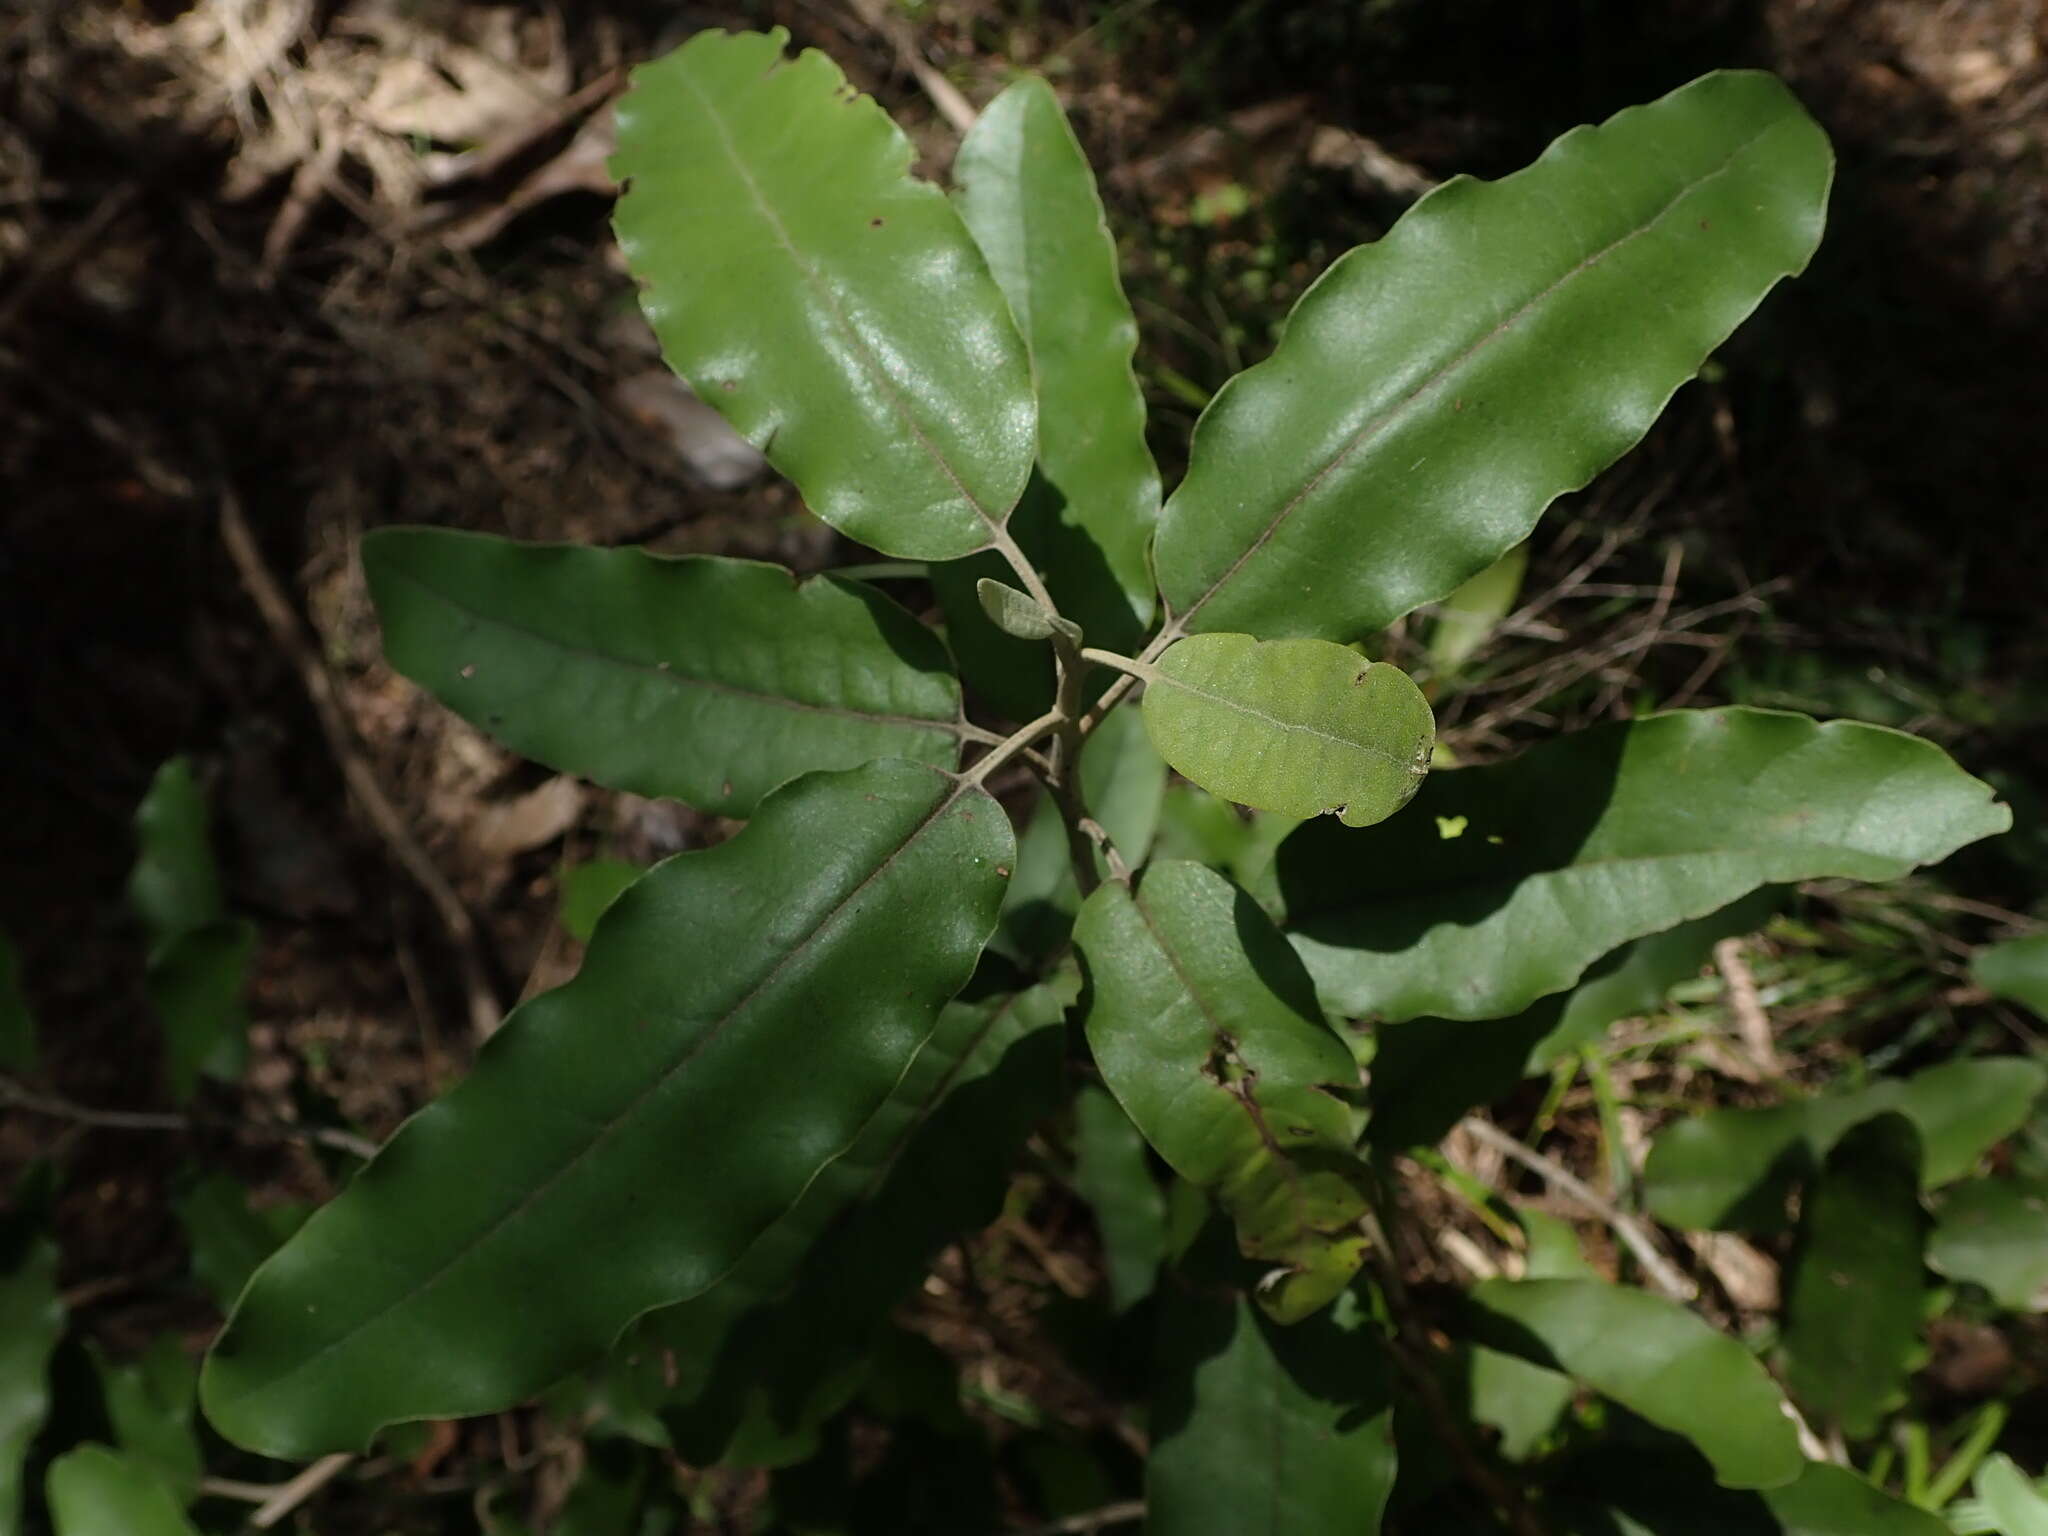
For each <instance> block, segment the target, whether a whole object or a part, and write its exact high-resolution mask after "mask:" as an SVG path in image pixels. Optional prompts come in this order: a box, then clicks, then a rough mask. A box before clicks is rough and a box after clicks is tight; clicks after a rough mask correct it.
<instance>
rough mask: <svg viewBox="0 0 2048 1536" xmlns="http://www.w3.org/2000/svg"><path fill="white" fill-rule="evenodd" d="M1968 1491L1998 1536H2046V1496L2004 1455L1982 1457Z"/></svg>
mask: <svg viewBox="0 0 2048 1536" xmlns="http://www.w3.org/2000/svg"><path fill="white" fill-rule="evenodd" d="M1971 1488H1972V1490H1973V1491H1974V1492H1975V1493H1976V1495H1977V1497H1978V1498H1979V1499H1980V1500H1981V1501H1982V1502H1983V1504H1984V1507H1985V1508H1986V1509H1987V1510H1988V1511H1989V1512H1990V1514H1991V1518H1992V1519H1993V1520H1994V1521H1996V1522H1997V1528H1998V1531H1999V1536H2048V1496H2044V1495H2043V1494H2042V1492H2041V1490H2040V1489H2039V1488H2037V1487H2036V1486H2035V1485H2034V1484H2033V1483H2032V1482H2030V1481H2029V1480H2028V1478H2027V1476H2026V1474H2025V1473H2024V1472H2022V1471H2020V1469H2019V1468H2018V1467H2017V1466H2015V1465H2014V1464H2013V1459H2012V1458H2011V1457H2010V1456H2008V1455H2006V1454H2005V1453H2004V1452H2002V1451H2000V1452H1995V1453H1994V1454H1992V1455H1990V1456H1987V1457H1985V1458H1984V1464H1983V1465H1982V1466H1980V1467H1979V1468H1978V1469H1977V1476H1976V1478H1975V1479H1974V1481H1973V1482H1972V1483H1971Z"/></svg>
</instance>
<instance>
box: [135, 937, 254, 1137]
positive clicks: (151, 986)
mask: <svg viewBox="0 0 2048 1536" xmlns="http://www.w3.org/2000/svg"><path fill="white" fill-rule="evenodd" d="M255 954H256V926H255V924H253V923H251V922H249V921H248V920H247V919H245V918H222V919H221V920H220V921H218V922H213V923H209V924H207V925H206V926H205V927H204V928H194V929H191V930H189V931H187V932H185V933H181V934H178V935H177V936H176V937H174V938H171V939H169V940H168V941H166V942H165V943H164V944H162V945H161V946H159V948H158V949H157V951H156V953H155V954H154V955H153V956H152V957H151V959H150V963H149V969H148V973H147V974H146V975H145V976H144V978H143V989H144V991H145V992H146V993H147V994H148V996H149V1006H150V1009H151V1011H152V1012H154V1013H155V1014H156V1017H157V1021H158V1022H159V1023H160V1024H161V1025H162V1026H163V1032H164V1074H165V1076H166V1077H167V1078H168V1080H169V1082H170V1089H171V1097H172V1098H173V1099H174V1100H176V1101H177V1102H178V1103H180V1104H183V1103H186V1102H187V1101H189V1100H190V1099H191V1097H192V1094H193V1091H194V1090H195V1089H196V1088H197V1086H198V1083H199V1078H200V1076H201V1074H204V1075H206V1076H208V1077H215V1078H219V1079H221V1080H222V1081H224V1082H233V1081H234V1080H235V1079H236V1078H238V1077H240V1076H241V1075H242V1067H243V1064H244V1063H245V1062H246V1061H247V1060H248V1056H249V1011H248V1006H247V1004H246V1002H245V1000H244V994H245V993H246V991H247V990H248V985H249V969H250V965H251V963H252V962H253V960H254V959H255Z"/></svg>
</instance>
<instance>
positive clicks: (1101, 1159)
mask: <svg viewBox="0 0 2048 1536" xmlns="http://www.w3.org/2000/svg"><path fill="white" fill-rule="evenodd" d="M1074 1190H1075V1192H1076V1193H1077V1194H1079V1195H1080V1197H1081V1198H1082V1199H1083V1200H1086V1201H1087V1202H1088V1208H1089V1209H1090V1210H1092V1211H1093V1212H1094V1213H1095V1226H1096V1230H1097V1231H1098V1232H1100V1233H1101V1235H1102V1253H1103V1261H1104V1265H1105V1267H1106V1268H1107V1269H1108V1271H1109V1299H1110V1303H1111V1304H1112V1305H1113V1306H1114V1307H1115V1308H1116V1309H1117V1310H1118V1311H1119V1312H1121V1311H1123V1310H1124V1309H1125V1308H1127V1307H1132V1306H1135V1305H1136V1304H1137V1303H1139V1302H1141V1301H1143V1300H1144V1299H1145V1298H1146V1297H1147V1296H1149V1295H1151V1294H1152V1287H1153V1284H1154V1282H1156V1281H1157V1279H1158V1278H1159V1265H1160V1261H1161V1260H1163V1259H1164V1258H1165V1257H1166V1194H1165V1192H1164V1191H1163V1190H1162V1189H1160V1187H1159V1181H1158V1180H1157V1179H1155V1178H1154V1177H1153V1176H1152V1165H1151V1162H1150V1160H1149V1159H1148V1158H1147V1156H1146V1152H1145V1138H1144V1137H1143V1136H1142V1135H1140V1134H1139V1132H1138V1128H1137V1127H1136V1126H1135V1125H1133V1124H1132V1123H1131V1117H1130V1116H1129V1115H1127V1114H1125V1113H1124V1112H1123V1108H1122V1106H1121V1105H1119V1104H1118V1103H1117V1101H1116V1100H1115V1099H1114V1098H1112V1097H1111V1096H1110V1095H1109V1094H1107V1093H1104V1092H1103V1091H1102V1090H1101V1089H1100V1088H1097V1087H1094V1086H1093V1085H1090V1086H1088V1087H1085V1088H1083V1089H1082V1090H1081V1092H1080V1093H1079V1094H1078V1095H1077V1096H1076V1097H1075V1099H1074Z"/></svg>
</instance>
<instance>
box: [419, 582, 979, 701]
mask: <svg viewBox="0 0 2048 1536" xmlns="http://www.w3.org/2000/svg"><path fill="white" fill-rule="evenodd" d="M387 574H388V575H392V576H396V577H398V578H399V579H400V580H402V581H408V582H410V583H412V584H413V585H414V586H416V587H418V588H419V589H420V590H421V591H423V592H425V593H427V594H428V595H429V596H430V597H433V598H435V599H437V600H439V601H440V602H442V603H445V604H446V605H447V606H448V607H450V608H453V609H454V610H455V611H456V612H458V613H460V614H463V615H464V616H466V617H468V618H470V619H474V620H476V621H477V622H478V623H481V624H487V625H490V626H491V627H493V628H496V629H500V630H503V631H505V632H506V633H507V634H513V635H518V636H520V637H521V638H523V639H527V640H531V641H535V642H537V643H539V644H542V645H546V646H550V647H552V648H553V649H555V650H557V651H560V652H562V653H563V654H564V655H568V656H576V657H580V658H582V659H583V660H586V661H591V662H596V663H599V664H601V665H604V666H610V667H617V668H619V669H621V670H622V671H628V672H643V673H645V674H646V675H647V676H649V677H652V678H657V679H660V680H661V681H664V682H668V683H672V684H674V685H675V686H676V687H678V688H685V689H687V688H701V689H703V690H704V691H706V692H707V693H716V694H723V695H725V696H726V697H729V698H735V699H744V700H746V701H747V702H749V703H753V704H762V705H767V706H771V707H773V708H777V709H787V710H791V711H794V712H796V713H798V714H808V715H825V716H828V717H831V718H834V719H841V720H856V721H872V722H874V723H875V724H878V725H887V726H900V727H904V728H908V729H913V730H917V731H921V732H926V733H931V734H936V735H942V736H957V735H959V723H960V714H959V694H958V692H957V690H956V691H955V693H954V713H953V716H952V718H950V719H948V718H946V717H943V716H938V715H895V714H884V713H882V712H880V711H878V710H867V709H855V708H853V707H851V706H849V705H844V704H813V703H811V702H810V701H808V700H806V699H793V698H790V697H789V696H788V695H787V694H779V693H761V692H758V691H756V690H755V689H752V688H742V687H740V686H739V685H738V684H737V683H727V682H721V681H719V680H718V679H716V678H711V677H705V676H702V675H700V674H698V673H694V672H685V671H679V670H677V669H676V668H675V667H674V666H665V665H663V664H662V663H660V662H649V661H638V660H635V659H634V658H632V657H630V656H619V655H614V654H611V653H608V652H605V651H594V650H592V649H590V648H589V647H588V646H583V645H577V644H574V643H573V642H571V641H568V640H565V639H563V638H562V637H561V636H559V635H553V634H549V633H548V632H547V631H545V630H541V629H535V628H534V627H532V626H531V625H528V624H522V623H520V622H518V621H517V620H516V619H510V618H507V617H505V616H504V615H503V614H498V613H492V612H489V611H487V610H485V609H482V608H475V607H472V606H471V605H470V604H468V603H465V602H463V601H462V600H461V599H460V598H458V597H455V596H454V595H453V594H451V593H449V592H448V591H446V590H445V589H444V588H441V587H437V586H435V585H434V584H433V583H432V582H429V581H426V580H425V579H423V578H422V577H420V576H418V575H416V574H415V573H413V572H411V571H408V570H403V569H399V568H393V569H391V570H390V571H388V572H387Z"/></svg>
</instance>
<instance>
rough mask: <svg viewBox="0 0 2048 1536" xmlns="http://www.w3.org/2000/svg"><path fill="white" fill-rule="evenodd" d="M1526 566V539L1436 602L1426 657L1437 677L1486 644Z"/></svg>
mask: <svg viewBox="0 0 2048 1536" xmlns="http://www.w3.org/2000/svg"><path fill="white" fill-rule="evenodd" d="M1528 569H1529V545H1528V542H1527V541H1526V540H1524V541H1523V542H1522V543H1520V544H1517V545H1516V546H1515V547H1514V548H1513V549H1511V550H1509V551H1508V552H1507V553H1506V554H1504V555H1502V556H1501V557H1500V558H1499V559H1498V560H1496V561H1494V562H1493V564H1491V565H1489V566H1488V567H1487V568H1486V569H1485V570H1483V571H1481V572H1480V573H1479V574H1478V575H1477V576H1474V577H1473V578H1472V579H1471V580H1469V581H1467V582H1466V583H1464V585H1462V586H1460V587H1459V588H1458V590H1457V591H1455V592H1453V593H1451V594H1450V596H1448V597H1446V598H1445V599H1444V600H1443V601H1442V602H1440V603H1438V604H1437V605H1436V606H1437V616H1436V627H1435V628H1434V629H1432V630H1431V631H1430V635H1429V660H1430V665H1431V668H1432V670H1433V672H1434V674H1435V675H1436V676H1437V677H1440V678H1443V677H1451V676H1454V675H1455V674H1456V673H1457V672H1458V670H1459V669H1460V668H1461V667H1463V666H1464V665H1465V663H1466V662H1468V661H1470V660H1471V659H1472V656H1473V654H1474V653H1475V652H1476V651H1477V650H1478V649H1479V647H1480V646H1482V645H1484V644H1486V638H1487V636H1489V635H1491V634H1492V633H1493V630H1494V626H1495V625H1497V624H1498V623H1500V621H1501V620H1502V619H1504V618H1506V617H1507V616H1508V614H1509V613H1510V612H1512V611H1513V609H1514V606H1515V599H1516V598H1517V597H1519V596H1520V595H1521V591H1522V575H1523V573H1524V572H1525V571H1527V570H1528Z"/></svg>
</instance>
